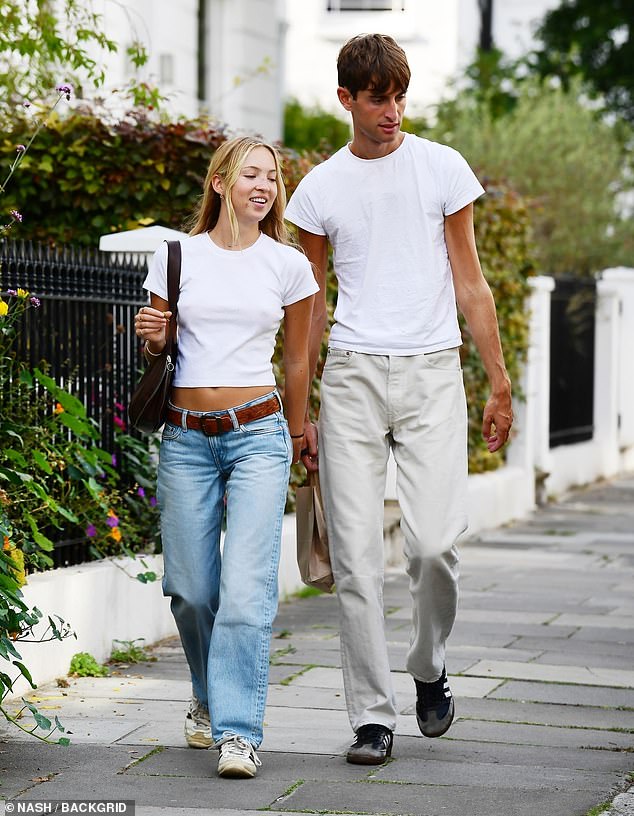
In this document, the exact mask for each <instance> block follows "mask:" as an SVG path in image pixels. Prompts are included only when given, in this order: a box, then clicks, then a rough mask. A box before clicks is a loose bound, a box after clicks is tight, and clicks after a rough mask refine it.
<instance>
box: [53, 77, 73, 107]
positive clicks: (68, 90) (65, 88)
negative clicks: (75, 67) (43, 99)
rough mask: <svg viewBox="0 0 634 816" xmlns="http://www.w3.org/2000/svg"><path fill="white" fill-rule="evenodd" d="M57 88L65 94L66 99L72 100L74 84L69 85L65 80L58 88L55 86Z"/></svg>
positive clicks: (60, 92) (58, 91)
mask: <svg viewBox="0 0 634 816" xmlns="http://www.w3.org/2000/svg"><path fill="white" fill-rule="evenodd" d="M55 90H56V91H57V93H59V94H64V96H65V97H66V99H67V100H68V101H69V102H70V95H71V94H72V92H73V86H72V85H69V84H68V83H66V82H64V83H62V84H61V85H58V86H57V88H55Z"/></svg>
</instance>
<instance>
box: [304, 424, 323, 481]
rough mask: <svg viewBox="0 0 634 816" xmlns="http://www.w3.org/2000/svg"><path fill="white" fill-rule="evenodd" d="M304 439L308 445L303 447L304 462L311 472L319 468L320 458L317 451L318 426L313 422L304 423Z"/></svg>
mask: <svg viewBox="0 0 634 816" xmlns="http://www.w3.org/2000/svg"><path fill="white" fill-rule="evenodd" d="M304 440H305V442H306V447H304V448H303V449H302V454H301V455H302V462H303V463H304V467H305V468H306V470H307V471H308V472H309V473H314V472H315V471H317V470H319V459H318V451H317V426H316V425H313V423H312V422H306V423H305V424H304Z"/></svg>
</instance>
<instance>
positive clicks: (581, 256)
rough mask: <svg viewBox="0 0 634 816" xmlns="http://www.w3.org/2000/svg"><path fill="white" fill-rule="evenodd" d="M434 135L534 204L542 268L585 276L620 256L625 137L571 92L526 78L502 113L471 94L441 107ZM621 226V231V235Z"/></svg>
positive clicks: (628, 228) (532, 211) (632, 231)
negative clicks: (620, 205) (507, 109)
mask: <svg viewBox="0 0 634 816" xmlns="http://www.w3.org/2000/svg"><path fill="white" fill-rule="evenodd" d="M431 133H432V138H438V139H439V140H440V141H446V142H447V143H449V144H451V145H452V146H453V147H455V148H457V149H458V150H460V151H461V152H462V153H463V154H464V155H465V157H466V158H467V159H468V161H469V162H470V163H471V165H472V166H474V167H476V168H479V171H480V172H481V173H483V174H484V175H488V176H490V177H492V178H496V179H505V180H506V181H507V183H508V184H509V185H510V186H511V187H513V188H514V189H515V190H517V191H519V192H520V193H521V194H522V195H523V196H525V197H526V200H527V201H528V202H529V204H530V208H529V215H530V221H531V225H532V228H533V232H534V238H535V260H536V264H537V266H538V268H539V270H540V272H541V273H542V274H546V275H560V274H564V273H572V274H577V275H581V276H586V275H588V274H591V273H593V272H596V271H597V270H600V269H603V268H606V267H608V266H613V265H617V264H618V263H619V262H622V260H623V258H622V256H621V253H620V250H621V243H620V242H621V241H622V239H623V238H622V233H623V230H626V231H627V232H628V233H629V235H630V246H631V243H632V236H633V235H634V229H633V228H632V224H631V221H630V222H628V223H626V222H624V221H623V220H622V218H621V215H620V212H619V204H620V197H619V195H620V193H621V192H622V191H623V190H624V189H627V188H628V187H629V188H630V189H631V181H629V180H628V178H627V172H628V167H627V163H626V157H625V150H624V147H623V138H622V137H621V136H620V135H619V132H618V130H617V129H616V128H615V127H612V126H611V125H609V124H607V123H606V122H604V121H601V120H600V119H599V118H598V116H597V115H596V114H595V112H593V111H592V110H590V109H589V108H588V107H586V106H585V105H584V104H583V102H582V101H580V98H579V96H578V89H577V88H576V87H574V88H573V89H572V90H571V91H570V92H565V91H563V90H561V89H557V88H552V87H550V88H549V87H546V86H542V85H539V84H536V83H532V82H529V81H526V82H524V83H523V84H522V85H521V88H520V90H519V96H518V99H517V102H516V103H515V105H514V106H513V107H512V108H511V109H510V110H509V112H507V113H506V114H505V115H498V116H497V117H495V116H493V114H492V112H491V109H490V107H489V106H488V103H486V101H485V102H480V103H479V102H477V100H476V101H475V102H474V99H473V97H472V96H471V95H470V94H466V95H465V96H463V97H461V98H459V99H458V100H457V101H456V102H452V103H450V104H448V105H447V106H445V107H441V109H440V115H439V119H438V122H437V124H436V126H435V127H434V129H433V130H432V132H431ZM616 233H618V234H619V236H621V237H620V238H619V239H617V237H616Z"/></svg>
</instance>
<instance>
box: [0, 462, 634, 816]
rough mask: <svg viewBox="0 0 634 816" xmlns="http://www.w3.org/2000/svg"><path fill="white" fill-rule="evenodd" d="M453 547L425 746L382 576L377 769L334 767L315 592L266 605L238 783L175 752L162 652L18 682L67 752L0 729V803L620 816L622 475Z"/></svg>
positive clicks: (398, 599)
mask: <svg viewBox="0 0 634 816" xmlns="http://www.w3.org/2000/svg"><path fill="white" fill-rule="evenodd" d="M461 553H462V595H461V604H460V611H459V615H458V621H457V623H456V627H455V629H454V632H453V634H452V636H451V639H450V643H449V650H448V660H447V668H448V672H449V675H450V682H451V686H452V689H453V692H454V694H455V696H456V709H457V720H456V722H455V723H454V725H453V726H452V728H451V729H450V731H449V732H448V733H447V735H446V736H445V737H443V738H441V739H438V740H428V739H425V738H424V737H422V736H421V735H420V733H419V731H418V728H417V725H416V720H415V716H414V708H413V704H414V686H413V682H412V680H411V678H410V677H409V676H408V675H407V674H406V673H405V671H404V664H405V654H406V649H407V645H408V638H409V617H410V614H409V603H408V593H407V580H406V578H405V576H404V575H403V574H402V572H399V571H392V572H390V573H388V575H387V577H386V586H385V606H386V626H387V631H388V638H389V642H390V651H391V658H392V667H393V672H394V683H395V687H396V690H397V693H398V699H399V708H400V711H401V716H400V718H399V722H398V727H397V732H396V737H395V744H394V756H393V759H392V760H391V761H390V762H388V763H386V764H385V765H383V766H379V767H374V768H372V767H370V768H368V767H362V766H354V765H348V764H347V763H346V762H345V760H344V758H343V756H342V754H343V753H344V751H345V749H346V748H347V746H348V744H349V743H350V741H351V738H352V734H351V731H350V728H349V725H348V720H347V716H346V712H345V707H344V698H343V690H342V677H341V670H340V665H341V663H340V656H339V639H338V633H337V608H336V599H335V598H334V597H330V596H323V595H322V596H319V597H309V598H303V599H300V598H298V599H295V600H293V601H291V602H290V603H285V604H283V605H282V606H281V607H280V611H279V614H278V617H277V619H276V623H275V632H274V639H273V642H272V657H271V663H272V665H271V676H270V686H269V696H268V707H267V712H266V726H265V741H264V744H263V745H262V749H261V750H260V752H259V753H260V756H261V759H262V762H263V767H262V769H261V770H260V773H259V775H258V777H257V778H256V779H254V780H248V781H234V780H221V779H219V778H218V777H217V776H216V772H215V767H216V757H217V755H216V753H215V752H214V751H212V752H206V751H194V750H191V749H187V748H186V746H185V744H184V740H183V736H182V727H183V717H184V712H185V708H186V703H187V700H188V698H189V694H190V685H189V681H188V673H187V668H186V665H185V661H184V657H183V654H182V651H181V649H180V646H179V644H178V642H177V641H174V640H172V641H167V642H163V643H161V644H158V645H157V646H156V647H155V648H154V650H153V651H154V654H155V656H156V657H157V660H156V662H153V663H150V662H148V663H144V664H141V665H132V666H127V667H126V666H119V667H118V668H117V669H116V674H114V673H113V675H112V676H111V677H108V678H103V679H89V678H86V679H79V680H72V679H70V687H69V688H60V687H57V686H56V685H55V684H51V685H48V686H43V687H41V688H40V689H38V691H37V693H36V694H34V695H33V699H34V700H37V704H38V706H39V707H40V709H41V710H42V713H44V714H46V715H47V716H51V717H52V716H54V715H57V716H59V718H60V720H61V721H62V722H63V724H64V725H65V726H66V728H67V729H68V730H69V731H71V732H72V734H71V739H72V744H71V746H70V747H68V748H62V747H58V746H49V745H44V744H41V743H38V742H35V741H34V740H33V739H28V738H26V737H22V736H21V734H20V733H19V732H18V731H17V730H16V729H13V728H11V729H9V728H7V727H6V726H4V725H3V726H2V727H1V730H0V740H1V741H0V780H1V785H0V796H3V797H5V799H6V800H7V801H8V800H12V802H11V804H12V805H13V806H15V805H16V803H17V801H18V800H26V801H32V802H33V801H36V800H37V801H41V800H43V799H52V800H69V799H73V800H76V799H93V800H94V799H109V800H113V799H133V800H135V801H136V806H137V813H141V814H148V815H150V814H151V815H152V816H154V815H155V814H156V816H158V814H165V816H179V815H180V814H191V816H195V814H197V813H213V814H218V816H237V815H238V814H247V813H252V812H254V811H264V812H267V813H273V814H286V816H290V815H291V814H296V813H314V812H319V813H323V814H331V813H332V814H334V813H346V814H403V815H405V814H412V816H414V814H420V815H421V816H440V815H441V814H442V816H541V814H547V815H548V816H586V814H590V813H592V815H593V816H594V814H598V813H599V812H602V811H601V810H600V808H598V807H597V806H600V805H604V804H605V805H606V810H605V812H606V813H608V814H610V816H616V814H619V816H624V814H634V788H631V789H630V791H629V792H628V791H627V789H628V787H629V785H630V783H631V776H630V772H632V771H634V756H633V755H632V752H633V750H634V736H633V734H634V691H633V688H634V665H633V659H632V657H633V654H634V629H633V626H632V624H633V623H634V595H633V588H634V477H629V478H621V479H619V480H615V481H613V482H611V483H610V484H605V485H600V486H596V485H595V486H593V487H591V488H590V489H587V490H584V491H578V492H576V493H575V494H574V495H571V496H570V497H569V498H568V500H566V501H564V502H562V503H560V504H557V505H551V506H548V507H545V508H543V509H541V510H539V511H538V512H536V513H535V514H534V515H533V516H532V517H531V518H530V519H528V520H525V521H522V522H520V523H517V524H515V525H513V526H510V527H507V528H500V529H496V530H493V531H491V532H489V533H487V534H486V535H480V536H478V537H477V538H474V539H471V540H468V541H467V542H465V544H464V545H463V546H462V550H461ZM104 614H107V611H105V613H104ZM608 803H611V804H608ZM3 809H4V808H3ZM16 812H17V811H16Z"/></svg>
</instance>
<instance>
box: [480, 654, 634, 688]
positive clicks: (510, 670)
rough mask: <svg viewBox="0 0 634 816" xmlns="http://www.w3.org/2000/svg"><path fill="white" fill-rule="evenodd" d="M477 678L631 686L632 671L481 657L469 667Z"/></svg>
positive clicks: (633, 680)
mask: <svg viewBox="0 0 634 816" xmlns="http://www.w3.org/2000/svg"><path fill="white" fill-rule="evenodd" d="M468 674H469V675H475V676H476V677H502V678H507V679H518V680H536V681H539V682H542V683H574V684H576V685H585V686H604V687H605V686H609V687H613V688H634V671H621V670H619V669H604V668H602V667H599V666H597V667H592V668H590V667H586V666H550V665H548V664H544V663H517V662H515V661H511V660H481V661H480V662H479V663H476V665H475V666H472V667H471V668H470V669H469V670H468Z"/></svg>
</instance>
